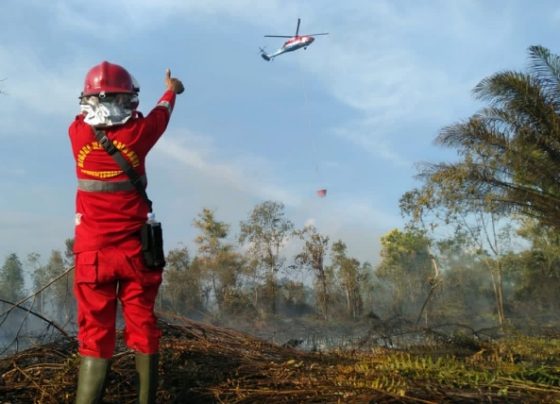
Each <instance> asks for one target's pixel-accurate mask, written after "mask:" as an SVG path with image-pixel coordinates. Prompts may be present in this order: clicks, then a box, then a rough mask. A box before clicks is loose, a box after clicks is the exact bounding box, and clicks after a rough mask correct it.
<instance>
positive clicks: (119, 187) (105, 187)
mask: <svg viewBox="0 0 560 404" xmlns="http://www.w3.org/2000/svg"><path fill="white" fill-rule="evenodd" d="M140 179H141V180H142V184H144V186H146V184H147V180H146V176H144V175H143V176H142V177H140ZM78 189H79V190H81V191H86V192H118V191H132V190H133V189H136V188H134V185H132V183H131V182H130V181H128V180H127V181H101V180H84V179H79V180H78Z"/></svg>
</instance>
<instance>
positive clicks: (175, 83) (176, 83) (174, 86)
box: [165, 69, 185, 94]
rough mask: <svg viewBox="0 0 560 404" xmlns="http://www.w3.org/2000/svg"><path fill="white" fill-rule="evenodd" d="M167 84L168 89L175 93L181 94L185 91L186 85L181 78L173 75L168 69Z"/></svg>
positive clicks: (166, 73)
mask: <svg viewBox="0 0 560 404" xmlns="http://www.w3.org/2000/svg"><path fill="white" fill-rule="evenodd" d="M165 85H166V86H167V89H168V90H171V91H173V92H174V93H175V94H181V93H182V92H183V91H185V87H184V86H183V83H181V80H179V79H178V78H175V77H171V70H170V69H167V70H166V71H165Z"/></svg>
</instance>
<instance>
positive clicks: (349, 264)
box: [332, 240, 365, 319]
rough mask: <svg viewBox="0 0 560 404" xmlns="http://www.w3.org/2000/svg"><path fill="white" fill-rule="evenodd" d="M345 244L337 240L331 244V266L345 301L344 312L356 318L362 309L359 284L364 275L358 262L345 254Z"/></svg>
mask: <svg viewBox="0 0 560 404" xmlns="http://www.w3.org/2000/svg"><path fill="white" fill-rule="evenodd" d="M346 250H347V248H346V244H344V243H343V242H342V240H338V241H337V242H336V243H334V244H333V246H332V266H333V268H334V269H335V271H336V273H337V275H338V276H337V277H338V279H339V281H340V287H341V288H342V291H343V294H344V298H345V301H346V313H347V315H349V316H350V317H351V318H352V319H357V318H358V317H359V316H360V315H361V314H362V311H363V300H362V295H361V293H360V285H361V283H362V281H363V280H364V279H365V276H364V275H363V274H362V273H361V272H360V269H361V268H360V262H359V261H358V260H357V259H355V258H350V257H348V256H347V251H346Z"/></svg>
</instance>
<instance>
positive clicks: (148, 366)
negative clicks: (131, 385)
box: [134, 352, 159, 404]
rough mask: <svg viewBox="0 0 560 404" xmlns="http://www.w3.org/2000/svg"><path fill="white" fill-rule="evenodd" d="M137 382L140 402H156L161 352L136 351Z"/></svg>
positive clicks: (141, 403)
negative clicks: (145, 352)
mask: <svg viewBox="0 0 560 404" xmlns="http://www.w3.org/2000/svg"><path fill="white" fill-rule="evenodd" d="M134 359H135V362H136V382H137V386H136V388H137V394H138V404H154V403H155V402H156V392H157V385H158V380H157V379H158V361H159V354H143V353H140V352H136V354H135V357H134Z"/></svg>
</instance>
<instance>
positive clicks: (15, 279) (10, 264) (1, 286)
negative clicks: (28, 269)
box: [0, 253, 24, 303]
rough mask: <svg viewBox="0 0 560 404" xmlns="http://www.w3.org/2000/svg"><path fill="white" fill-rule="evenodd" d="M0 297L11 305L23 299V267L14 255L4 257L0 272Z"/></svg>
mask: <svg viewBox="0 0 560 404" xmlns="http://www.w3.org/2000/svg"><path fill="white" fill-rule="evenodd" d="M0 296H2V297H3V298H4V299H5V300H8V301H10V302H13V303H16V302H17V301H19V300H20V299H22V298H23V297H24V279H23V267H22V265H21V262H20V260H19V258H18V256H17V254H15V253H12V254H9V255H8V256H7V257H6V260H5V261H4V265H3V266H2V269H1V270H0Z"/></svg>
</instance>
